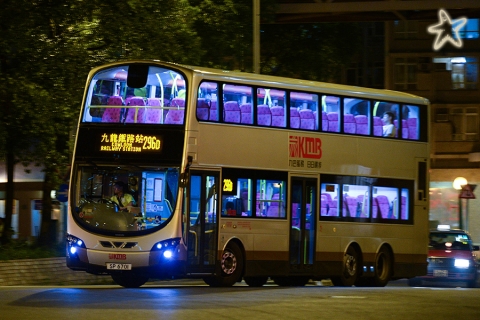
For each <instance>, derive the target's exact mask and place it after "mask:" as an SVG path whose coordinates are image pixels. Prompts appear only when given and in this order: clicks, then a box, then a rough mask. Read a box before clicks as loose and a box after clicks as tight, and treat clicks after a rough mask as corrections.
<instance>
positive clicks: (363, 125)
mask: <svg viewBox="0 0 480 320" xmlns="http://www.w3.org/2000/svg"><path fill="white" fill-rule="evenodd" d="M355 123H356V128H357V130H356V133H357V134H362V135H368V134H369V132H370V130H369V127H368V117H367V116H365V115H363V114H361V115H358V116H355Z"/></svg>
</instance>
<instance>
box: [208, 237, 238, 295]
mask: <svg viewBox="0 0 480 320" xmlns="http://www.w3.org/2000/svg"><path fill="white" fill-rule="evenodd" d="M219 273H220V275H216V276H213V277H205V278H203V281H204V282H205V283H206V284H208V285H209V286H211V287H231V286H233V285H234V284H235V283H236V282H237V281H239V280H241V279H242V273H243V254H242V250H241V249H240V247H239V246H238V244H236V243H235V242H230V243H229V244H228V245H227V247H226V248H225V250H224V251H223V253H222V258H221V260H220V272H219Z"/></svg>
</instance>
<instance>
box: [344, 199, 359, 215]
mask: <svg viewBox="0 0 480 320" xmlns="http://www.w3.org/2000/svg"><path fill="white" fill-rule="evenodd" d="M343 216H344V217H352V218H355V217H356V216H357V198H354V197H349V196H347V197H345V200H344V201H343Z"/></svg>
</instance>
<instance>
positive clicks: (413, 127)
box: [407, 118, 418, 140]
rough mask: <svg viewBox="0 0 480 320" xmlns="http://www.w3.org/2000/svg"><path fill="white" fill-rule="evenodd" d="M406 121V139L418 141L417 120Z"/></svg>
mask: <svg viewBox="0 0 480 320" xmlns="http://www.w3.org/2000/svg"><path fill="white" fill-rule="evenodd" d="M407 121H408V139H411V140H418V128H417V118H409V119H408V120H407Z"/></svg>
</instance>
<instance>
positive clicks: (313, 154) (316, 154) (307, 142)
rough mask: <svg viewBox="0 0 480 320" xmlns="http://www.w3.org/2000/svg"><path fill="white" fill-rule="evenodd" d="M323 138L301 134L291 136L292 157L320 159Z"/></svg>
mask: <svg viewBox="0 0 480 320" xmlns="http://www.w3.org/2000/svg"><path fill="white" fill-rule="evenodd" d="M321 157H322V140H320V138H310V137H301V136H290V158H306V159H320V158H321Z"/></svg>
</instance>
